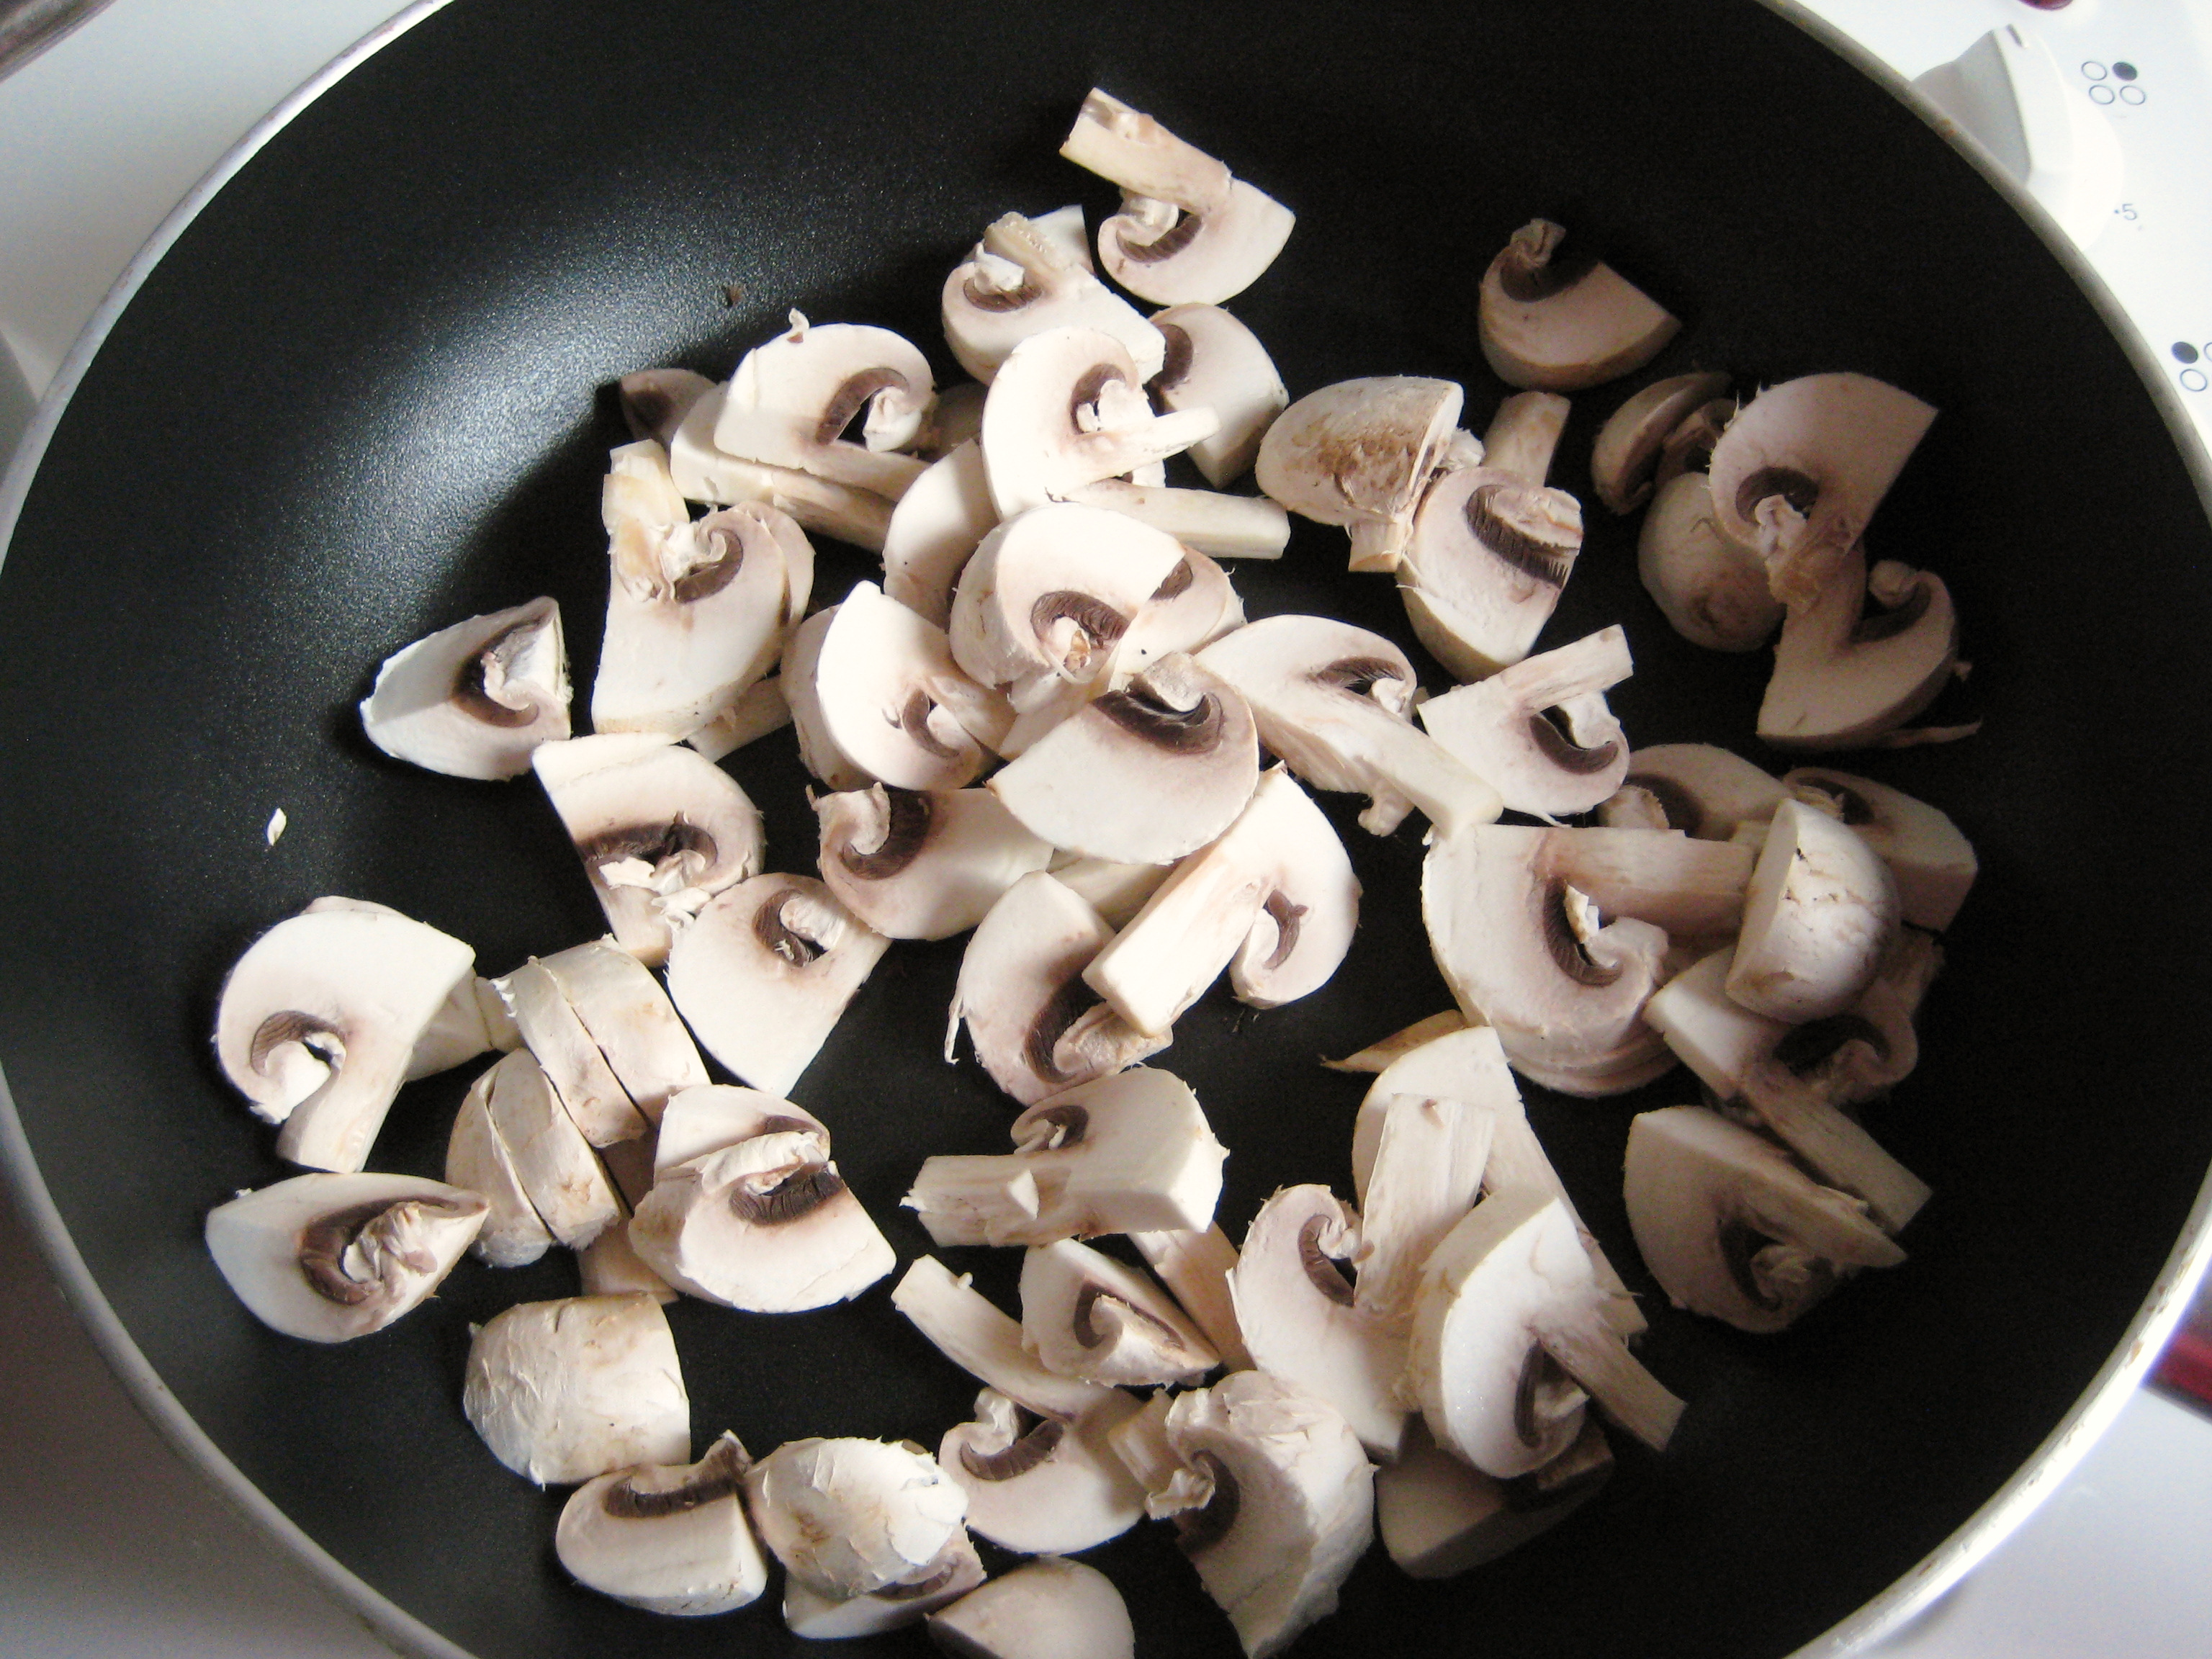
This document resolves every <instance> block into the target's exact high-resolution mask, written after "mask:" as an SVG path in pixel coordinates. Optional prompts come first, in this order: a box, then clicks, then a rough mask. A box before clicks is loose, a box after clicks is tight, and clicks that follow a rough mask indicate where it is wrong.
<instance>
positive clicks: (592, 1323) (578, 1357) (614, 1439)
mask: <svg viewBox="0 0 2212 1659" xmlns="http://www.w3.org/2000/svg"><path fill="white" fill-rule="evenodd" d="M461 1409H462V1410H463V1411H464V1412H465V1413H467V1415H468V1419H469V1422H470V1423H471V1425H473V1426H474V1427H475V1429H476V1431H477V1433H478V1434H479V1435H481V1436H483V1442H484V1444H485V1445H487V1446H489V1448H490V1449H491V1453H492V1455H493V1456H495V1457H496V1458H498V1459H499V1461H500V1462H502V1463H504V1464H506V1465H507V1468H510V1469H513V1471H514V1472H515V1473H516V1474H520V1475H526V1476H527V1477H528V1478H529V1479H530V1480H534V1481H536V1482H537V1483H538V1485H539V1486H549V1485H550V1486H564V1485H567V1484H568V1483H569V1482H571V1481H578V1480H590V1479H592V1477H593V1476H594V1475H600V1474H607V1473H609V1472H610V1471H611V1470H615V1469H622V1468H629V1467H631V1466H632V1465H635V1464H639V1463H678V1462H683V1461H684V1459H685V1458H687V1457H688V1456H690V1452H691V1401H690V1396H689V1395H686V1394H685V1393H684V1373H683V1369H682V1367H681V1365H680V1364H679V1362H678V1359H677V1356H676V1341H675V1339H674V1337H672V1336H671V1334H670V1333H669V1329H668V1318H667V1316H666V1315H665V1314H664V1313H662V1312H661V1310H660V1304H659V1303H658V1302H655V1301H654V1300H653V1298H652V1297H649V1296H579V1297H567V1298H565V1299H563V1300H561V1301H556V1302H524V1303H519V1304H516V1305H515V1306H513V1307H512V1308H509V1309H507V1310H506V1311H505V1312H503V1313H501V1314H498V1315H495V1316H494V1317H493V1318H492V1319H490V1320H489V1321H488V1322H486V1323H485V1324H484V1325H483V1327H481V1328H479V1329H478V1330H477V1333H476V1335H475V1338H474V1340H472V1341H471V1343H470V1344H469V1359H468V1370H467V1375H466V1378H465V1382H464V1383H463V1385H462V1389H461Z"/></svg>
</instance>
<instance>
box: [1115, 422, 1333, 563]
mask: <svg viewBox="0 0 2212 1659" xmlns="http://www.w3.org/2000/svg"><path fill="white" fill-rule="evenodd" d="M1188 412H1189V413H1191V414H1200V413H1205V412H1207V411H1203V410H1190V411H1188ZM1163 418H1166V417H1163ZM1073 499H1074V500H1076V501H1087V502H1089V503H1090V504H1091V506H1093V507H1109V508H1111V509H1112V510H1113V511H1115V512H1116V513H1121V514H1123V515H1124V516H1125V517H1127V518H1132V519H1134V520H1138V521H1139V523H1141V524H1144V525H1146V526H1150V527H1151V528H1152V529H1154V530H1157V531H1158V532H1160V533H1161V534H1162V535H1164V536H1172V537H1173V538H1175V539H1176V541H1178V542H1181V543H1182V544H1183V545H1184V546H1185V547H1187V548H1189V549H1191V550H1193V551H1194V552H1199V553H1204V554H1206V555H1208V556H1211V557H1213V558H1217V559H1279V558H1280V557H1282V556H1283V550H1284V549H1285V547H1287V546H1289V545H1290V541H1291V515H1290V514H1289V513H1285V511H1284V510H1283V509H1282V508H1281V507H1278V506H1277V505H1276V504H1275V503H1274V502H1273V501H1269V500H1267V498H1266V497H1265V496H1262V495H1231V494H1228V493H1227V492H1225V491H1223V490H1218V489H1166V488H1164V487H1163V485H1162V484H1161V483H1160V482H1159V481H1158V479H1153V478H1147V477H1145V476H1144V474H1143V473H1141V472H1135V473H1132V474H1130V475H1129V477H1126V478H1102V479H1100V480H1099V481H1098V482H1097V483H1094V484H1085V486H1084V487H1083V488H1082V489H1079V490H1077V491H1075V492H1074V495H1073Z"/></svg>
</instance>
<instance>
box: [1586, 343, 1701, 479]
mask: <svg viewBox="0 0 2212 1659" xmlns="http://www.w3.org/2000/svg"><path fill="white" fill-rule="evenodd" d="M1728 388H1729V377H1728V376H1727V375H1725V374H1675V375H1671V376H1669V377H1668V379H1666V380H1654V381H1653V382H1652V383H1651V384H1650V386H1645V387H1644V388H1643V390H1641V391H1639V392H1635V393H1634V394H1632V396H1631V397H1629V398H1628V399H1627V400H1626V402H1624V403H1623V404H1621V405H1620V408H1618V409H1616V410H1613V413H1612V414H1610V415H1608V416H1606V422H1605V424H1604V425H1603V426H1601V427H1600V428H1598V434H1597V442H1596V444H1595V446H1593V447H1592V448H1591V451H1590V483H1591V486H1592V487H1593V488H1594V489H1595V490H1596V492H1597V498H1598V500H1600V501H1603V502H1604V503H1605V504H1606V507H1607V508H1608V509H1609V510H1611V511H1612V512H1614V513H1629V512H1632V511H1634V510H1635V509H1636V508H1637V507H1641V506H1642V505H1643V504H1644V501H1647V500H1648V499H1649V498H1650V495H1651V489H1652V478H1651V473H1652V470H1653V468H1655V467H1656V465H1658V462H1659V455H1660V452H1661V450H1662V448H1663V447H1665V445H1666V442H1667V440H1668V437H1669V436H1671V435H1673V434H1674V431H1675V429H1676V428H1679V427H1680V425H1681V424H1682V422H1683V421H1684V420H1686V418H1688V417H1689V416H1692V415H1693V414H1695V413H1696V412H1697V411H1698V410H1701V409H1703V408H1704V407H1705V405H1706V404H1709V403H1711V402H1713V401H1714V400H1716V399H1717V398H1720V397H1722V396H1723V394H1724V393H1725V392H1727V391H1728Z"/></svg>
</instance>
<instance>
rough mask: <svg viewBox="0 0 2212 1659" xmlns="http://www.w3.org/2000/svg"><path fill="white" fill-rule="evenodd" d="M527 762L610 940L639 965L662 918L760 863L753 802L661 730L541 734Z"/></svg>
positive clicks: (662, 944) (664, 933) (659, 958)
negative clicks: (561, 737) (548, 739)
mask: <svg viewBox="0 0 2212 1659" xmlns="http://www.w3.org/2000/svg"><path fill="white" fill-rule="evenodd" d="M532 765H533V766H535V767H536V768H537V770H538V781H539V782H540V783H541V784H543V785H544V787H545V793H546V796H547V797H548V799H550V800H551V801H552V803H553V810H554V811H556V812H557V813H559V814H560V815H561V823H562V826H563V827H565V828H566V829H567V830H568V838H569V839H570V840H571V841H573V842H574V843H575V844H576V854H577V856H578V857H579V858H580V859H582V860H583V861H584V873H585V874H586V876H588V877H589V878H591V883H592V893H593V894H594V895H595V896H597V897H598V899H599V908H601V909H602V910H604V911H605V912H606V917H607V925H608V926H609V927H611V928H612V929H613V930H614V936H615V941H616V943H617V944H618V945H621V946H622V947H623V950H625V951H629V953H630V954H631V955H632V956H634V957H636V958H637V959H638V960H639V961H640V962H642V963H645V964H646V965H647V967H655V966H658V965H659V963H661V962H663V961H665V959H666V957H667V955H668V939H669V927H670V924H671V921H674V920H676V919H678V918H685V919H688V918H689V917H690V916H691V915H695V914H696V912H697V910H698V908H699V907H700V906H701V905H702V904H704V903H705V902H707V900H708V898H710V897H711V896H714V894H716V893H719V892H720V891H722V890H724V889H725V888H726V887H729V886H730V885H732V884H733V883H736V882H739V881H743V880H744V878H746V877H748V876H750V875H752V874H754V873H755V872H757V871H758V870H759V868H760V861H761V848H762V836H761V816H760V810H759V809H758V808H757V807H756V806H755V805H753V804H752V801H751V800H750V799H749V798H748V797H747V796H746V794H745V792H744V790H743V789H742V788H740V787H738V781H737V780H736V779H735V778H732V776H731V775H729V774H728V773H726V772H725V771H723V770H722V769H721V768H720V767H719V766H716V765H715V764H714V762H712V761H710V760H708V758H707V757H705V756H704V755H702V754H701V753H699V751H698V750H696V749H690V748H684V747H679V746H678V745H677V744H676V743H675V741H674V739H672V738H670V737H669V736H668V735H667V734H666V733H665V732H614V733H610V734H609V735H607V736H605V737H592V738H570V739H569V740H568V742H566V743H562V744H542V745H540V747H539V748H538V751H537V753H536V754H535V755H533V756H532Z"/></svg>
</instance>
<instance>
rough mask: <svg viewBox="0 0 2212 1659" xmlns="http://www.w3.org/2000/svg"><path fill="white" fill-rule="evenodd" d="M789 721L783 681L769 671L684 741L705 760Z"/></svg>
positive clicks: (776, 730)
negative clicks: (767, 674) (768, 673)
mask: <svg viewBox="0 0 2212 1659" xmlns="http://www.w3.org/2000/svg"><path fill="white" fill-rule="evenodd" d="M790 724H791V705H790V704H789V703H788V702H786V701H785V700H784V696H783V681H782V679H781V677H780V676H777V675H775V674H770V675H769V676H768V677H767V678H764V679H757V680H755V681H754V682H753V683H752V684H750V685H749V686H747V687H746V688H745V689H744V690H742V691H740V692H739V693H738V696H737V701H736V702H732V704H731V705H730V706H729V707H728V708H725V709H724V710H723V711H722V712H721V713H720V714H717V715H716V716H715V717H714V719H713V720H708V722H707V723H706V725H704V726H701V727H700V728H699V729H698V730H697V731H696V732H692V733H690V735H689V736H688V737H686V738H684V742H686V743H688V744H690V745H691V746H692V747H693V748H694V749H696V750H698V751H699V752H700V753H701V754H702V755H704V756H705V757H707V758H708V760H710V761H718V760H720V759H721V758H722V757H723V756H725V755H727V754H730V753H732V752H733V751H735V750H739V749H742V748H744V746H745V745H746V744H749V743H751V742H753V741H754V740H755V739H756V738H764V737H766V736H767V735H768V734H769V732H781V730H783V728H784V727H785V726H788V725H790Z"/></svg>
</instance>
